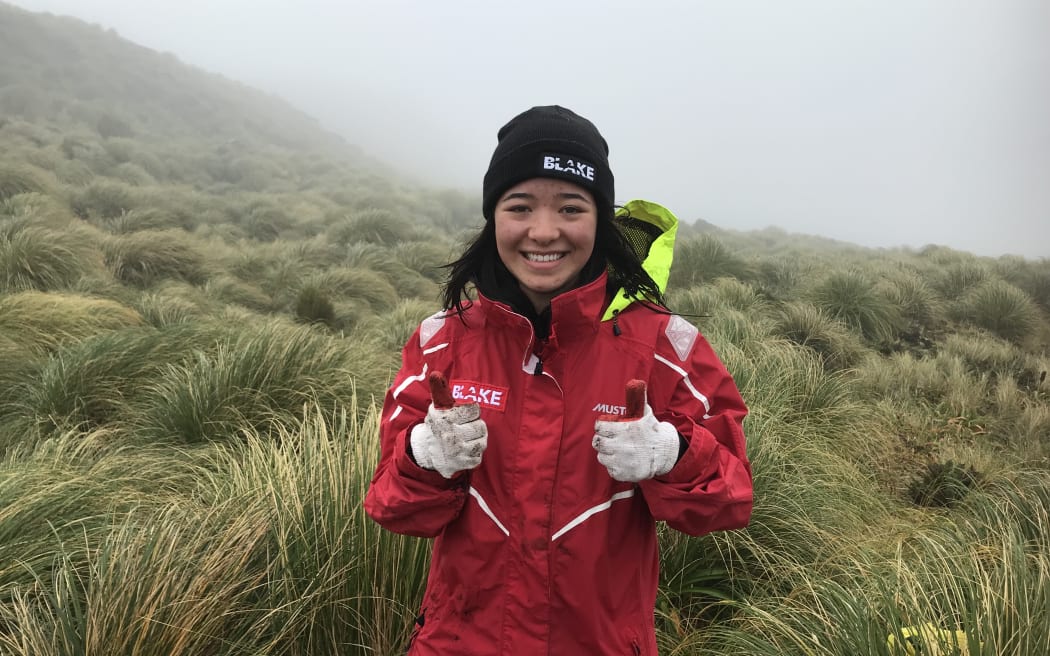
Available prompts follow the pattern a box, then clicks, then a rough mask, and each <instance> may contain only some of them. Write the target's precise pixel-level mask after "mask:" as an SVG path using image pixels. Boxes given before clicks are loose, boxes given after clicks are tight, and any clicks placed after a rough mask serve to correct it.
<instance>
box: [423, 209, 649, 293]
mask: <svg viewBox="0 0 1050 656" xmlns="http://www.w3.org/2000/svg"><path fill="white" fill-rule="evenodd" d="M595 201H596V204H597V206H598V207H597V210H598V211H597V214H598V221H597V227H596V230H595V235H594V252H593V253H592V254H591V259H590V260H589V261H588V262H587V264H586V265H585V266H584V268H583V271H584V272H586V271H588V270H589V269H592V267H598V273H600V272H601V271H602V270H606V271H608V272H609V282H608V285H607V289H608V291H609V294H610V296H611V295H612V294H614V293H616V291H617V290H619V289H620V288H621V287H622V288H623V289H624V292H625V293H626V294H627V296H628V297H629V298H634V299H638V300H644V301H648V302H649V303H655V304H658V305H661V306H662V305H664V297H663V292H661V291H660V286H659V285H657V284H656V282H655V281H654V280H653V279H652V277H651V276H650V275H649V274H648V272H646V270H645V269H643V268H642V260H641V259H639V257H638V254H637V253H636V252H635V250H634V248H633V247H632V246H631V243H630V242H629V241H628V240H627V237H626V236H625V235H624V233H623V231H622V230H621V229H620V225H619V222H618V221H617V220H616V219H615V218H614V214H615V209H614V208H613V206H612V205H609V204H607V203H604V202H602V201H600V200H599V199H595ZM497 267H502V263H501V262H500V260H499V253H498V252H497V250H496V222H495V221H486V222H485V225H484V226H482V228H481V231H480V232H478V234H477V235H475V236H474V238H473V239H472V240H471V241H470V242H469V243H468V244H467V248H466V250H464V251H463V254H462V255H461V256H460V257H459V258H458V259H457V260H455V261H453V262H450V263H448V264H446V265H445V268H446V269H448V278H447V279H446V281H445V287H444V289H443V291H442V303H443V307H444V308H445V309H446V310H455V311H456V312H457V313H459V312H462V311H463V310H464V309H465V307H466V306H465V305H464V301H469V300H470V299H469V297H468V295H467V287H468V285H472V284H474V285H476V284H477V282H478V280H479V279H480V278H482V277H483V276H484V275H485V272H486V271H493V270H495V269H496V268H497ZM592 279H593V278H592Z"/></svg>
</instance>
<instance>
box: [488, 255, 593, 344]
mask: <svg viewBox="0 0 1050 656" xmlns="http://www.w3.org/2000/svg"><path fill="white" fill-rule="evenodd" d="M607 282H608V274H607V273H605V272H602V273H601V274H600V275H599V276H598V277H597V278H595V279H594V280H592V281H591V282H589V283H587V284H585V285H581V286H579V287H577V288H575V289H571V290H569V291H567V292H565V293H563V294H559V295H557V296H555V297H554V298H553V299H552V300H551V307H550V336H549V339H551V340H552V341H553V340H555V339H556V338H558V337H561V338H562V339H563V340H564V339H565V338H567V337H570V336H574V335H577V334H581V335H586V336H589V335H593V334H594V333H596V332H598V328H599V326H600V323H601V316H602V310H604V309H605V304H606V303H607V302H608V298H607V297H606V283H607ZM477 305H478V309H479V310H480V314H481V316H482V317H483V318H484V323H485V325H486V326H489V327H499V328H512V329H513V328H522V327H525V326H528V327H529V328H530V330H531V328H532V325H531V323H530V321H529V319H528V318H526V317H525V316H523V315H521V314H519V313H517V312H515V311H514V310H513V309H512V308H511V307H510V306H509V305H507V304H506V303H502V302H500V301H496V300H492V299H490V298H488V297H486V296H485V295H484V294H482V293H481V292H479V293H478V302H477Z"/></svg>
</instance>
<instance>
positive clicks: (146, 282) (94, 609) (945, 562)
mask: <svg viewBox="0 0 1050 656" xmlns="http://www.w3.org/2000/svg"><path fill="white" fill-rule="evenodd" d="M480 222H481V217H480V216H479V213H478V202H477V199H476V198H474V197H472V196H468V195H464V194H460V193H456V192H450V191H445V190H435V189H428V188H422V187H418V186H414V185H410V184H407V183H405V182H404V181H402V180H401V179H400V178H398V177H397V175H396V173H395V172H392V171H388V170H385V169H383V168H382V167H381V166H379V165H377V164H375V162H373V161H371V160H370V159H369V157H368V156H366V155H365V154H363V153H361V152H359V151H358V150H357V149H355V148H354V147H353V146H352V145H348V144H346V143H345V142H343V141H342V140H340V139H338V138H337V137H335V136H333V135H331V134H328V133H327V132H325V131H324V130H323V129H321V128H320V127H318V126H317V124H316V123H315V122H313V121H312V120H311V119H309V118H308V117H305V116H303V115H301V114H300V113H298V112H297V111H296V110H295V109H294V108H293V107H291V106H289V105H288V104H286V103H284V102H282V101H279V100H277V99H274V98H271V97H268V96H266V95H265V94H261V93H259V92H258V91H254V90H252V89H249V88H246V87H244V86H243V85H239V84H237V83H235V82H232V81H228V80H224V79H222V78H220V77H217V76H214V75H211V74H209V73H206V72H203V71H200V70H196V69H193V68H191V67H187V66H185V65H183V64H181V63H179V62H178V60H177V59H176V58H174V57H172V56H170V55H162V54H159V53H156V52H153V51H151V50H149V49H148V48H144V47H141V46H136V45H133V44H130V43H128V42H126V41H124V40H122V39H120V38H119V37H117V36H116V35H114V34H111V33H107V32H106V31H104V30H101V29H99V28H97V27H93V26H89V25H85V24H83V23H81V22H78V21H75V20H71V19H65V18H58V17H54V16H48V15H38V14H30V13H27V12H24V11H21V10H18V9H14V8H11V7H9V6H7V5H3V4H0V654H5V655H7V654H10V655H11V656H62V655H66V654H74V653H91V654H99V655H101V656H107V655H109V654H113V655H117V654H130V653H158V654H166V655H168V656H192V655H196V654H216V655H221V656H226V655H230V656H233V655H240V654H253V655H264V654H265V655H267V656H308V655H311V654H319V653H325V654H328V653H347V654H358V653H360V654H366V653H367V654H394V653H404V651H405V648H406V646H407V640H408V639H409V635H410V633H411V628H412V625H413V619H414V617H415V616H416V613H417V610H418V607H419V603H420V599H419V595H420V591H421V590H422V588H423V585H424V582H425V578H426V566H427V558H428V553H429V542H428V541H426V540H419V539H414V538H407V537H403V536H395V535H393V534H390V533H387V532H384V531H381V530H380V529H378V528H377V526H376V525H375V524H374V523H373V522H371V521H370V520H368V518H367V517H365V516H364V514H363V511H362V506H361V499H362V496H363V494H364V490H365V489H366V488H367V486H368V484H369V481H370V477H371V475H372V471H373V468H374V466H375V461H376V459H377V457H378V450H379V444H378V431H377V417H376V406H377V404H380V403H381V401H382V399H383V397H384V395H385V393H386V391H387V388H388V386H389V383H390V380H391V377H392V375H393V373H394V371H395V370H396V369H397V367H398V366H399V352H400V351H399V349H400V348H401V346H402V344H404V342H405V341H406V340H407V339H408V338H409V336H410V335H411V334H412V332H413V330H415V328H416V327H417V326H418V324H419V322H420V321H421V320H422V319H423V318H425V317H427V316H428V315H430V314H431V313H433V312H434V311H435V309H436V308H437V307H438V299H439V290H440V285H441V282H442V280H443V275H444V271H443V269H442V268H441V266H442V265H443V264H445V263H446V262H448V261H449V259H450V257H452V256H453V254H455V253H457V252H459V250H460V249H461V248H462V245H463V243H464V241H465V240H466V239H467V238H468V237H469V236H470V235H471V234H473V232H474V230H475V229H476V227H477V225H478V224H479V223H480ZM667 298H668V305H669V306H670V307H671V308H672V309H673V310H674V311H675V312H677V313H679V314H681V315H682V316H684V317H686V318H687V319H688V320H689V321H691V322H693V323H694V324H695V325H696V326H697V327H698V328H699V329H700V330H701V331H702V332H703V334H704V335H705V337H706V338H707V339H708V340H709V341H710V343H711V344H712V346H713V347H714V348H715V349H716V351H717V352H718V353H719V356H720V357H721V358H722V359H723V361H724V362H725V364H726V366H727V368H728V369H729V371H730V373H732V375H733V377H734V379H735V380H736V382H737V385H738V387H739V388H740V390H741V393H742V395H743V397H744V399H745V401H746V402H747V404H748V406H749V409H750V414H749V416H748V418H747V420H746V422H745V429H746V433H747V446H748V455H749V457H750V459H751V462H752V465H753V469H754V472H755V479H754V480H755V500H756V502H755V509H754V514H753V516H752V521H751V526H750V527H749V528H748V529H746V530H741V531H734V532H731V533H716V534H712V535H707V536H704V537H702V538H689V537H686V536H685V535H684V534H681V533H677V532H675V531H672V530H669V529H667V527H665V526H661V528H660V538H661V572H662V574H661V586H660V592H659V597H658V600H657V613H656V617H655V622H656V628H657V635H658V640H659V644H660V649H661V653H666V654H672V653H673V654H698V655H702V656H716V655H720V654H748V655H755V656H780V655H782V654H788V655H791V656H796V655H797V656H813V655H819V656H855V655H856V654H873V655H876V656H900V655H902V654H905V653H915V651H914V649H912V650H911V651H908V649H905V648H904V646H903V645H904V644H907V645H909V646H914V645H918V646H917V647H915V648H921V649H922V650H923V651H922V652H921V653H949V650H950V649H957V650H958V651H956V652H952V653H959V654H966V653H967V652H968V653H969V654H970V655H972V656H976V655H977V654H982V655H983V656H991V655H992V654H1011V655H1018V656H1045V655H1046V654H1048V653H1050V642H1048V640H1050V381H1047V373H1046V372H1047V371H1048V370H1050V262H1047V261H1037V262H1033V261H1026V260H1023V259H1020V258H1011V257H1003V258H983V257H977V256H974V255H972V254H969V253H965V252H959V251H954V250H951V249H948V248H943V247H936V246H930V247H926V248H922V249H918V250H915V251H911V250H903V249H897V250H890V251H882V250H872V249H865V248H861V247H858V246H854V245H851V244H843V243H840V242H835V241H832V240H827V239H820V238H815V237H808V236H804V235H792V234H788V233H785V232H783V231H781V230H776V229H768V230H763V231H757V232H746V233H745V232H735V231H730V230H724V229H720V228H718V227H716V226H713V225H711V224H701V223H698V224H695V225H692V226H686V227H683V229H682V230H681V233H680V235H679V239H678V242H677V244H676V250H675V263H674V266H673V268H672V271H671V276H670V281H669V284H668V295H667Z"/></svg>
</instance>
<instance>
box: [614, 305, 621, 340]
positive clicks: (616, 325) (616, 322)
mask: <svg viewBox="0 0 1050 656" xmlns="http://www.w3.org/2000/svg"><path fill="white" fill-rule="evenodd" d="M619 321H620V311H619V310H613V335H615V336H616V337H619V336H620V324H619Z"/></svg>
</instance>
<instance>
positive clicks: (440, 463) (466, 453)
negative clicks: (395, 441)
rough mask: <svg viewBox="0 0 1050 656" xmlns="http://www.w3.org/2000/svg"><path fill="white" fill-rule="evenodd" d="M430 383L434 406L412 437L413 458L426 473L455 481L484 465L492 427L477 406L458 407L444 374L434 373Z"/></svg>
mask: <svg viewBox="0 0 1050 656" xmlns="http://www.w3.org/2000/svg"><path fill="white" fill-rule="evenodd" d="M427 382H428V383H429V384H430V398H431V400H432V402H431V404H430V408H429V409H428V410H427V416H426V419H425V420H424V421H423V423H422V424H418V425H417V426H415V427H414V428H413V429H412V433H411V434H410V435H409V440H410V443H411V445H412V456H413V457H414V458H415V460H416V464H418V465H419V466H420V467H422V468H423V469H433V470H435V471H437V472H438V473H439V474H441V475H442V476H444V477H445V478H452V476H454V475H455V474H456V473H458V472H461V471H464V470H466V469H474V468H475V467H477V466H478V465H480V464H481V454H482V453H484V452H485V448H486V447H487V446H488V434H489V430H488V426H486V425H485V422H484V421H483V420H482V419H481V408H480V406H478V404H477V403H456V401H455V399H453V398H452V394H450V393H449V390H448V380H446V379H445V376H444V374H442V373H441V372H440V371H433V372H431V373H430V376H429V377H428V379H427Z"/></svg>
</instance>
